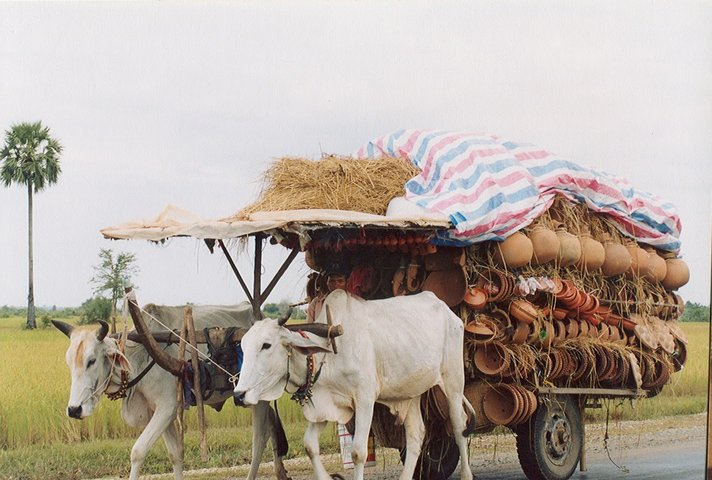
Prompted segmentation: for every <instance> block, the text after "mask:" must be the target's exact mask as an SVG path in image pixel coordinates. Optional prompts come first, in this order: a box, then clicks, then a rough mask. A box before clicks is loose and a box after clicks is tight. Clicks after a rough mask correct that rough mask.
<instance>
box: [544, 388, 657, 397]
mask: <svg viewBox="0 0 712 480" xmlns="http://www.w3.org/2000/svg"><path fill="white" fill-rule="evenodd" d="M537 393H542V394H555V395H599V396H606V397H631V398H635V397H644V396H646V392H645V391H644V390H632V389H627V388H567V387H554V388H550V387H539V388H538V389H537Z"/></svg>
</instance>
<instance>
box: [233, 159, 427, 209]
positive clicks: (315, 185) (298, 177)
mask: <svg viewBox="0 0 712 480" xmlns="http://www.w3.org/2000/svg"><path fill="white" fill-rule="evenodd" d="M419 172H420V171H419V170H418V168H417V167H415V166H413V165H412V164H411V163H409V162H407V161H405V160H403V159H399V158H382V159H354V158H350V157H337V156H327V157H324V158H322V159H321V160H307V159H302V158H282V159H280V160H277V161H276V162H275V163H274V164H273V165H272V167H270V169H269V170H267V172H265V174H264V178H263V181H264V184H263V188H262V193H261V195H260V199H259V200H258V201H257V202H255V203H253V204H251V205H248V206H247V207H245V208H243V209H242V210H240V211H239V212H238V213H237V214H236V215H234V216H233V217H231V218H230V219H229V220H245V219H247V218H248V217H249V215H250V214H251V213H254V212H258V211H277V210H296V209H337V210H353V211H358V212H365V213H372V214H376V215H385V213H386V209H387V208H388V202H390V201H391V199H393V198H394V197H398V196H401V195H403V194H404V192H405V190H404V185H405V183H406V182H407V181H408V180H410V179H411V178H413V177H414V176H416V175H417V174H418V173H419Z"/></svg>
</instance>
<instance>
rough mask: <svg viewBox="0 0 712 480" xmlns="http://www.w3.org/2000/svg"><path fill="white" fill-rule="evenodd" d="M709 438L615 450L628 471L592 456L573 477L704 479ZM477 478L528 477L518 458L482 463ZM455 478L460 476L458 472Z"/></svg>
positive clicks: (601, 456)
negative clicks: (497, 462) (586, 465)
mask: <svg viewBox="0 0 712 480" xmlns="http://www.w3.org/2000/svg"><path fill="white" fill-rule="evenodd" d="M705 449H706V442H705V438H704V437H702V438H700V437H697V438H691V439H685V440H676V441H674V442H670V443H668V444H667V445H656V446H652V447H651V446H645V445H640V446H639V447H634V448H630V449H627V450H625V451H623V452H612V453H611V457H612V458H613V460H614V461H615V462H616V463H617V464H618V465H621V466H623V467H625V469H626V470H627V471H626V470H621V469H619V468H617V467H616V466H615V465H614V464H613V463H612V462H611V461H610V460H609V459H608V457H607V456H606V454H605V452H596V453H593V454H589V455H588V459H587V460H588V469H587V471H586V472H578V471H577V472H576V473H575V474H574V475H573V476H572V477H571V479H572V480H609V479H614V478H622V479H626V480H639V479H646V480H650V479H674V480H701V479H704V478H705V451H706V450H705ZM473 472H474V473H475V475H476V476H477V480H505V479H507V480H517V479H526V477H525V475H524V473H523V472H522V469H521V467H520V466H519V464H518V463H516V461H512V459H510V461H508V462H506V463H501V464H497V465H492V464H490V465H486V464H485V465H481V466H477V467H475V468H474V470H473ZM452 479H453V480H455V479H459V475H454V476H453V477H452Z"/></svg>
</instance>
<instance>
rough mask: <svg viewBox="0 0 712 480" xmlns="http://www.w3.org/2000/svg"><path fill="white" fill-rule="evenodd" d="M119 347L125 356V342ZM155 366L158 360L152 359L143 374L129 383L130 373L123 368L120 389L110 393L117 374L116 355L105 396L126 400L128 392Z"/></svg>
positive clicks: (120, 375) (120, 374)
mask: <svg viewBox="0 0 712 480" xmlns="http://www.w3.org/2000/svg"><path fill="white" fill-rule="evenodd" d="M122 340H123V339H122ZM117 346H118V347H119V351H120V352H121V354H120V355H124V349H125V348H126V342H125V340H123V341H120V342H117ZM167 347H168V345H166V348H167ZM155 364H156V360H154V359H153V358H151V361H150V362H149V364H148V365H147V366H146V367H145V368H144V369H143V370H142V371H141V373H139V374H138V375H136V376H135V377H134V378H133V380H131V381H129V372H128V371H127V370H126V369H124V368H122V369H121V371H120V372H119V377H120V380H119V389H118V390H116V391H114V392H109V387H111V380H112V379H113V377H114V374H115V372H114V367H115V366H116V355H114V358H113V359H112V361H111V371H110V372H109V377H108V378H107V379H106V388H104V394H105V395H106V396H107V398H108V399H109V400H118V399H120V398H126V396H127V395H128V391H129V390H130V389H132V388H133V387H135V386H136V384H137V383H138V382H140V381H141V380H142V379H143V377H145V376H146V374H147V373H148V372H149V370H151V369H152V368H153V366H154V365H155Z"/></svg>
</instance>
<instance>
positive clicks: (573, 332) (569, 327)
mask: <svg viewBox="0 0 712 480" xmlns="http://www.w3.org/2000/svg"><path fill="white" fill-rule="evenodd" d="M578 336H579V322H577V321H575V320H571V321H570V322H569V323H567V324H566V338H567V339H571V338H576V337H578Z"/></svg>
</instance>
